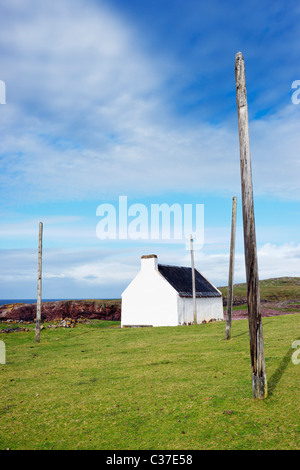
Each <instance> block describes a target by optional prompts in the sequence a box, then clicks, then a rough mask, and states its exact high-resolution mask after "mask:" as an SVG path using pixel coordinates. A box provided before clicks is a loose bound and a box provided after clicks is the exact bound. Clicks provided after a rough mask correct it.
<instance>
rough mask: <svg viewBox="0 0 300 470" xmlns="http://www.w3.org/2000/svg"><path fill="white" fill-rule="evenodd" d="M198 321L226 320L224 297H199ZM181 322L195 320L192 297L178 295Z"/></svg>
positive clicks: (197, 302) (197, 303)
mask: <svg viewBox="0 0 300 470" xmlns="http://www.w3.org/2000/svg"><path fill="white" fill-rule="evenodd" d="M196 305H197V323H202V322H203V321H204V320H205V321H209V320H212V319H214V320H224V315H223V301H222V297H198V298H197V299H196ZM178 312H179V324H180V325H182V324H183V323H193V322H194V304H193V298H192V297H179V296H178Z"/></svg>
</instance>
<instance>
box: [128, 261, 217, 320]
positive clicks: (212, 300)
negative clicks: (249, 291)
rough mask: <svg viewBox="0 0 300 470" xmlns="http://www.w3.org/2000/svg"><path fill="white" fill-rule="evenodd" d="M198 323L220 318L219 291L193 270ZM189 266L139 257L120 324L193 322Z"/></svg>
mask: <svg viewBox="0 0 300 470" xmlns="http://www.w3.org/2000/svg"><path fill="white" fill-rule="evenodd" d="M195 286H196V303H197V322H198V323H201V322H203V321H204V320H206V321H209V320H212V319H215V320H223V319H224V316H223V302H222V294H221V292H220V291H219V290H218V289H217V288H216V287H215V286H213V285H212V284H211V283H210V282H209V281H208V280H207V279H205V277H204V276H202V274H200V273H199V272H198V271H197V270H196V269H195ZM193 321H194V314H193V291H192V268H186V267H182V266H167V265H164V264H158V260H157V256H156V255H146V256H142V258H141V270H140V271H139V273H138V274H137V275H136V277H135V278H134V279H133V280H132V281H131V283H130V284H129V286H128V287H127V288H126V289H125V290H124V292H123V294H122V312H121V326H122V327H124V326H177V325H183V324H187V323H193Z"/></svg>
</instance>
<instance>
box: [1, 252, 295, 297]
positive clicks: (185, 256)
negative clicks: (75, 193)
mask: <svg viewBox="0 0 300 470" xmlns="http://www.w3.org/2000/svg"><path fill="white" fill-rule="evenodd" d="M153 250H154V248H153V244H151V245H147V244H146V243H145V244H141V245H139V246H135V247H132V246H128V247H126V246H125V247H123V248H122V249H121V248H118V249H114V248H113V246H112V247H111V249H105V248H103V247H99V248H89V249H48V250H47V251H46V252H45V253H44V256H43V296H44V298H51V297H54V298H70V297H71V298H72V297H74V293H75V297H77V298H79V297H83V298H89V297H93V298H107V297H120V295H121V293H122V291H123V290H124V289H125V287H126V286H127V285H128V283H129V282H130V281H131V280H132V279H133V277H134V276H135V275H136V274H137V272H138V271H139V269H140V257H141V255H143V254H149V253H153ZM155 253H156V254H157V255H158V258H159V262H160V263H162V264H173V265H183V266H189V265H190V253H189V251H188V250H186V249H185V247H184V246H182V247H172V246H171V247H170V246H167V245H165V246H163V245H161V244H160V245H159V244H157V245H156V246H155ZM299 259H300V245H299V244H298V245H297V244H292V243H291V244H283V245H279V246H275V245H271V244H265V245H263V246H262V247H260V248H259V250H258V266H259V277H260V279H267V278H270V277H281V276H299ZM0 262H1V267H2V268H1V273H0V298H7V297H9V293H11V294H10V296H11V297H13V298H16V297H19V298H22V297H23V298H34V297H35V295H36V276H37V250H2V251H0ZM228 263H229V256H228V254H226V253H219V254H211V253H207V252H205V250H202V251H197V252H195V266H196V268H197V269H198V270H199V271H200V272H202V274H203V275H204V276H205V277H207V278H208V279H209V280H210V281H211V282H212V283H213V284H214V285H216V286H224V285H227V281H228ZM234 282H235V283H239V282H245V261H244V255H243V253H241V252H237V253H236V256H235V270H234ZM13 292H14V294H12V293H13ZM16 292H17V294H16Z"/></svg>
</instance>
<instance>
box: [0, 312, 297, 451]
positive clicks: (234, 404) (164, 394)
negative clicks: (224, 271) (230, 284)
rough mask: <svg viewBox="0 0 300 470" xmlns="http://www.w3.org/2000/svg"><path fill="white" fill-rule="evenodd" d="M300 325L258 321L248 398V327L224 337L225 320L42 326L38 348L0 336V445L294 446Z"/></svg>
mask: <svg viewBox="0 0 300 470" xmlns="http://www.w3.org/2000/svg"><path fill="white" fill-rule="evenodd" d="M299 319H300V316H299V314H291V315H285V316H279V317H273V318H266V319H263V326H264V341H265V356H266V366H267V377H268V388H269V395H268V398H267V399H265V400H255V399H253V397H252V387H251V368H250V356H249V334H248V323H247V321H246V320H239V321H234V322H233V325H232V335H233V337H232V339H231V340H230V341H225V340H224V339H223V338H224V330H225V325H224V322H217V323H208V324H203V325H195V326H181V327H160V328H133V329H130V328H128V329H120V328H118V322H100V321H93V322H92V323H91V324H78V325H76V327H75V328H73V329H65V328H59V329H58V328H57V329H55V330H50V329H47V328H46V329H44V330H42V332H41V343H40V344H35V342H34V332H33V331H30V332H19V333H9V334H1V335H0V340H2V341H4V342H5V345H6V353H7V354H6V359H7V363H6V364H5V365H0V376H1V382H0V390H1V401H0V422H1V426H0V449H7V448H9V449H111V450H114V449H116V450H117V449H118V450H123V449H138V450H142V449H150V450H152V449H155V450H162V449H165V450H168V449H169V450H170V449H174V450H176V449H181V450H185V449H188V450H191V449H298V448H299V434H298V433H299V430H298V425H299V414H298V413H299V372H300V364H299V365H295V364H293V362H292V360H291V356H292V354H293V353H294V352H295V350H293V349H292V347H291V346H292V343H293V341H295V340H297V339H299ZM108 326H110V327H111V328H107V327H108ZM297 328H298V331H297Z"/></svg>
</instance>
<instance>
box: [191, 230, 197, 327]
mask: <svg viewBox="0 0 300 470" xmlns="http://www.w3.org/2000/svg"><path fill="white" fill-rule="evenodd" d="M190 242H191V265H192V289H193V315H194V325H197V304H196V281H195V265H194V247H193V237H192V235H191V239H190Z"/></svg>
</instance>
